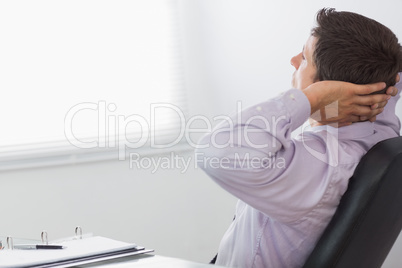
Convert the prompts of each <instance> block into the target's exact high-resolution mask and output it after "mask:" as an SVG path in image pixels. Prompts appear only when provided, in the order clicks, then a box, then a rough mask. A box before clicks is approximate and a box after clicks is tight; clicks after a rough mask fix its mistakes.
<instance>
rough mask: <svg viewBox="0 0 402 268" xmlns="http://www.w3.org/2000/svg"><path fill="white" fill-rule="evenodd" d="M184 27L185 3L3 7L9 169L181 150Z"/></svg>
mask: <svg viewBox="0 0 402 268" xmlns="http://www.w3.org/2000/svg"><path fill="white" fill-rule="evenodd" d="M178 21H179V20H178V14H177V2H176V1H175V0H151V1H150V0H135V1H112V0H104V1H102V0H97V1H94V0H91V1H81V0H80V1H75V0H69V1H51V0H47V1H45V0H38V1H28V0H27V1H2V2H0V36H2V42H0V88H2V92H3V96H2V98H1V100H0V114H1V115H2V116H0V123H1V126H2V128H1V129H2V131H1V134H0V152H1V157H0V163H3V164H4V163H7V162H8V161H14V164H15V161H17V160H18V161H20V163H22V162H23V161H27V159H28V160H29V159H31V158H37V159H39V158H40V157H43V158H49V157H53V160H55V161H57V158H58V157H59V158H63V157H64V159H65V157H66V156H68V157H70V158H71V155H79V154H85V153H87V154H93V155H98V154H99V153H100V152H105V151H110V150H112V151H115V150H119V149H123V148H131V149H133V148H134V149H140V148H145V147H147V148H149V147H150V146H153V147H155V148H168V147H169V146H174V145H175V144H178V143H180V136H181V135H182V132H183V126H182V125H183V119H184V118H185V115H186V111H187V109H186V97H185V92H184V83H183V69H182V65H181V57H180V55H181V49H180V31H179V30H180V29H179V23H178ZM119 156H120V158H122V155H121V152H120V154H119ZM95 158H96V157H95ZM31 160H32V159H31ZM31 160H29V161H31ZM53 160H52V161H53ZM29 161H28V162H29ZM35 161H36V160H35ZM60 161H62V160H60ZM31 162H32V161H31ZM17 166H18V164H17Z"/></svg>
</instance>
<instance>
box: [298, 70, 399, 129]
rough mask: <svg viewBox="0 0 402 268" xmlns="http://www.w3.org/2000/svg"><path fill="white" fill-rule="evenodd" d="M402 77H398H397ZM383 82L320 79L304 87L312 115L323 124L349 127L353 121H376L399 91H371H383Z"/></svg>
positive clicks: (393, 88)
mask: <svg viewBox="0 0 402 268" xmlns="http://www.w3.org/2000/svg"><path fill="white" fill-rule="evenodd" d="M397 80H399V76H398V79H397ZM385 86H386V84H385V83H383V82H380V83H375V84H369V85H356V84H352V83H347V82H339V81H321V82H317V83H314V84H312V85H310V86H309V87H307V88H306V89H304V90H303V92H304V94H306V96H307V98H308V100H309V101H310V105H311V117H312V118H313V119H315V120H316V121H317V122H318V123H320V124H331V125H334V126H338V127H341V126H346V125H350V124H352V123H353V122H359V121H366V120H370V121H371V122H373V121H375V119H376V116H377V115H378V114H380V113H381V112H382V111H383V109H384V106H385V105H386V104H387V102H388V100H389V99H390V98H391V96H395V95H396V94H397V92H398V90H397V89H396V88H395V87H389V88H388V89H387V92H386V94H373V95H370V94H371V93H374V92H377V91H380V90H383V89H384V88H385Z"/></svg>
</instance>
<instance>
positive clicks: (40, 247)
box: [14, 245, 64, 249]
mask: <svg viewBox="0 0 402 268" xmlns="http://www.w3.org/2000/svg"><path fill="white" fill-rule="evenodd" d="M63 248H64V247H63V246H61V245H15V246H14V249H63Z"/></svg>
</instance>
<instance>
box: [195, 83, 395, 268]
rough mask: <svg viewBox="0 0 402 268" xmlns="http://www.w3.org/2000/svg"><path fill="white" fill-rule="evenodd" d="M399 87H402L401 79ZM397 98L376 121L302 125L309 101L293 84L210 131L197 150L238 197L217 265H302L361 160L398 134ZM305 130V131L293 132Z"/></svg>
mask: <svg viewBox="0 0 402 268" xmlns="http://www.w3.org/2000/svg"><path fill="white" fill-rule="evenodd" d="M397 87H398V89H399V92H400V91H401V88H402V83H399V84H398V85H397ZM398 99H399V95H398V96H396V97H392V98H391V100H390V101H389V102H388V105H387V106H386V108H385V109H384V112H383V113H382V114H381V115H379V116H377V121H376V122H375V123H371V122H360V123H354V124H352V125H351V126H347V127H342V128H333V127H330V126H318V127H310V126H307V127H303V126H302V125H303V123H305V122H306V120H307V119H308V118H309V116H310V103H309V101H308V99H307V98H306V96H305V95H304V94H303V93H302V92H301V91H299V90H296V89H291V90H288V91H286V92H285V93H283V94H281V95H280V96H278V97H277V98H274V99H271V100H267V101H265V102H262V103H260V104H257V105H255V106H252V107H250V108H247V109H245V110H242V111H241V112H238V113H236V114H234V115H233V116H231V117H230V119H229V118H227V119H226V120H223V121H222V122H221V124H220V125H218V126H217V127H216V128H215V129H214V130H213V131H212V133H210V134H208V135H206V136H204V137H203V138H202V139H201V140H200V142H199V145H198V148H197V149H196V152H195V154H196V161H197V164H198V166H199V167H200V168H202V169H203V170H204V171H205V172H206V173H207V174H208V175H209V176H210V177H211V178H212V179H213V180H214V181H215V182H216V183H218V184H219V185H220V186H221V187H223V188H224V189H225V190H226V191H228V192H230V193H231V194H233V195H234V196H236V197H237V198H239V201H238V203H237V206H236V213H235V217H236V218H235V220H234V221H233V223H232V224H231V225H230V227H229V229H228V230H227V231H226V233H225V235H224V237H223V238H222V241H221V244H220V246H219V251H218V258H217V261H216V264H218V265H222V266H229V267H264V268H267V267H272V268H281V267H284V268H290V267H301V266H302V265H303V263H304V261H305V260H306V258H307V257H308V254H309V253H310V252H311V251H312V249H313V247H314V245H315V243H316V242H317V240H318V238H319V237H320V235H321V233H322V232H323V230H324V228H325V227H326V225H327V224H328V222H329V221H330V219H331V217H332V216H333V214H334V213H335V210H336V208H337V205H338V203H339V200H340V198H341V196H342V195H343V193H344V192H345V191H346V188H347V185H348V180H349V178H350V177H351V176H352V174H353V171H354V170H355V168H356V166H357V164H358V163H359V160H360V158H361V157H362V156H363V155H364V154H365V153H366V152H367V150H369V149H370V148H371V147H372V146H373V145H374V144H376V143H377V142H379V141H381V140H384V139H388V138H391V137H395V136H399V131H400V122H399V119H398V118H397V116H396V115H395V105H396V102H397V100H398ZM299 127H301V130H300V128H299ZM298 128H299V130H300V132H301V133H300V134H299V135H297V136H295V137H292V132H294V130H296V129H298Z"/></svg>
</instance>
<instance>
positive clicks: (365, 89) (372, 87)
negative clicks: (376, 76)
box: [356, 82, 386, 95]
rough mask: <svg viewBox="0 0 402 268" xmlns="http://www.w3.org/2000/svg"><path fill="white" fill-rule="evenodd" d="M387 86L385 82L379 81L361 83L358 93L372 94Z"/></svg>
mask: <svg viewBox="0 0 402 268" xmlns="http://www.w3.org/2000/svg"><path fill="white" fill-rule="evenodd" d="M385 87H386V84H385V83H384V82H378V83H374V84H368V85H361V86H359V88H358V89H357V91H356V93H357V94H359V95H367V94H371V93H374V92H377V91H380V90H383V89H384V88H385Z"/></svg>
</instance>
